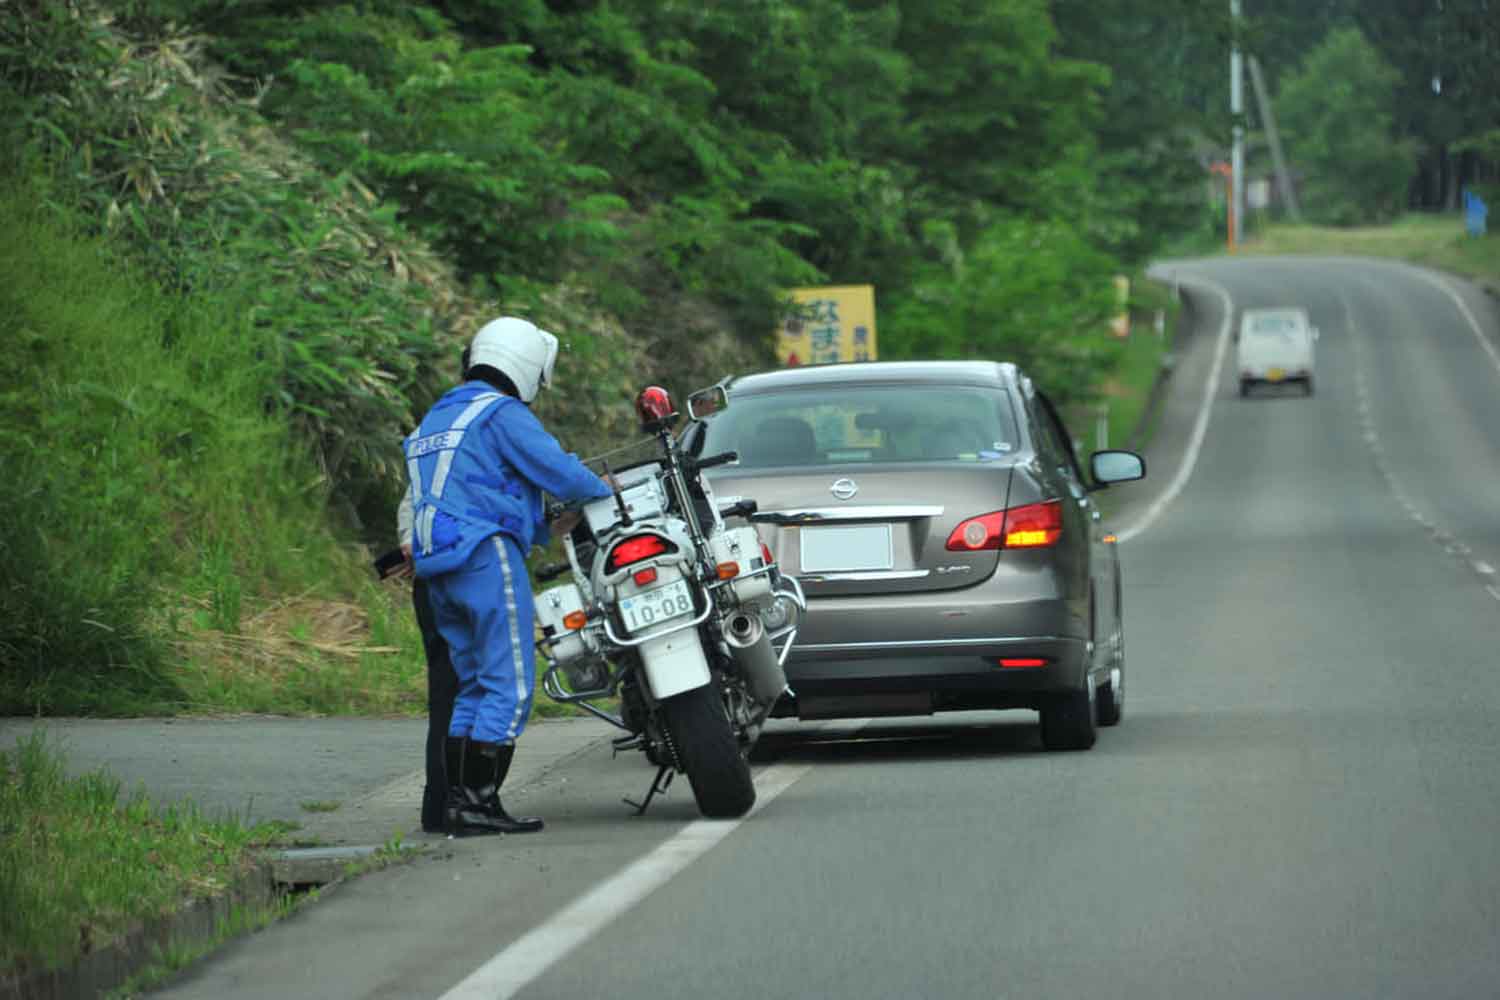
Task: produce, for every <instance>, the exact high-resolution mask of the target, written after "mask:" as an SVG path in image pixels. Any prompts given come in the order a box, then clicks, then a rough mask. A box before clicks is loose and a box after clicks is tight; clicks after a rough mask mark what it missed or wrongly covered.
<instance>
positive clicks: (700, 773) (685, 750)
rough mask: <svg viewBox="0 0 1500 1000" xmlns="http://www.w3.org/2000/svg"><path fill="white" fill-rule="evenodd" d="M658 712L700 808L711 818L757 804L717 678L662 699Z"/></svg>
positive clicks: (737, 813) (742, 812)
mask: <svg viewBox="0 0 1500 1000" xmlns="http://www.w3.org/2000/svg"><path fill="white" fill-rule="evenodd" d="M661 713H662V718H663V720H664V721H665V722H666V725H667V729H668V730H669V731H670V732H671V734H672V742H673V743H674V744H675V745H676V748H677V759H678V760H679V761H681V762H682V769H683V770H684V771H686V772H687V776H688V782H689V783H690V784H691V785H692V786H693V798H694V799H696V800H697V802H698V811H699V812H701V813H702V814H703V815H704V816H706V817H708V818H710V819H731V818H733V817H735V816H743V815H745V813H747V812H749V811H750V807H751V806H753V805H755V782H754V781H753V780H752V779H751V777H750V763H749V762H748V761H747V760H746V759H745V757H744V756H743V755H742V754H741V753H740V745H739V740H737V739H735V736H734V730H733V729H732V728H731V727H730V725H729V716H728V715H726V714H725V712H724V699H723V698H722V697H721V696H720V695H719V685H718V684H717V682H713V683H709V684H706V685H704V686H703V687H700V688H694V689H693V690H691V691H684V692H683V693H682V694H679V695H674V696H673V697H671V698H668V699H667V700H666V701H663V702H662V703H661Z"/></svg>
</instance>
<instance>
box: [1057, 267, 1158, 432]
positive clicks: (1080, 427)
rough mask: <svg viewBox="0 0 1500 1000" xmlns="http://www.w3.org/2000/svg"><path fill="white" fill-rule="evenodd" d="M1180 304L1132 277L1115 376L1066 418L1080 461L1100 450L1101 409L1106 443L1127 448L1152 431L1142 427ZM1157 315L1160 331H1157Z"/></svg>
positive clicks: (1155, 286)
mask: <svg viewBox="0 0 1500 1000" xmlns="http://www.w3.org/2000/svg"><path fill="white" fill-rule="evenodd" d="M1177 310H1178V304H1177V302H1176V301H1175V300H1174V299H1173V298H1172V292H1171V290H1170V289H1168V288H1166V287H1165V286H1163V285H1159V284H1157V283H1155V282H1153V281H1150V280H1148V279H1147V278H1146V277H1145V276H1144V275H1141V274H1137V275H1134V276H1133V277H1132V279H1131V283H1130V334H1129V336H1128V337H1126V338H1125V339H1124V340H1123V341H1122V342H1121V343H1120V353H1119V355H1118V357H1117V359H1116V362H1115V367H1114V370H1113V372H1111V374H1110V375H1109V377H1108V378H1106V379H1105V380H1104V385H1103V390H1102V399H1101V400H1100V402H1099V403H1096V404H1094V405H1092V406H1081V407H1073V408H1071V409H1070V410H1069V412H1067V413H1066V414H1064V419H1065V420H1066V422H1067V424H1068V428H1069V430H1071V431H1072V432H1073V434H1074V435H1075V438H1076V440H1077V444H1078V451H1079V457H1080V459H1083V458H1085V457H1086V456H1087V455H1088V453H1089V452H1091V451H1095V450H1096V449H1097V448H1098V446H1099V445H1098V414H1099V409H1100V408H1101V407H1103V408H1104V409H1105V413H1106V417H1105V422H1106V435H1107V438H1108V440H1107V442H1106V443H1107V444H1108V446H1109V447H1111V448H1125V447H1129V446H1130V443H1131V440H1132V438H1134V437H1136V436H1137V435H1138V432H1141V433H1140V437H1141V441H1142V442H1144V440H1146V439H1147V437H1148V436H1149V430H1150V428H1141V427H1140V423H1141V420H1142V419H1143V418H1144V417H1145V416H1146V407H1147V405H1148V404H1149V402H1150V399H1151V389H1152V387H1153V386H1154V385H1155V384H1156V377H1157V373H1158V372H1160V370H1161V366H1162V361H1163V358H1164V357H1165V355H1166V353H1167V349H1168V347H1169V345H1170V341H1171V332H1172V330H1174V329H1175V328H1176V323H1177ZM1158 313H1159V314H1160V316H1161V323H1162V328H1161V332H1160V333H1158V332H1157V327H1156V322H1157V315H1158Z"/></svg>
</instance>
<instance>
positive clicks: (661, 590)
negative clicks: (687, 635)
mask: <svg viewBox="0 0 1500 1000" xmlns="http://www.w3.org/2000/svg"><path fill="white" fill-rule="evenodd" d="M692 613H693V592H692V591H691V590H689V589H688V584H687V581H686V580H677V581H676V582H674V583H669V584H667V585H665V586H662V587H653V588H651V589H650V590H648V591H645V592H644V593H640V594H636V595H635V596H634V597H622V598H620V618H621V620H622V621H623V622H624V624H625V629H626V631H629V632H639V631H641V630H642V629H647V628H650V627H651V626H652V625H658V624H660V623H661V622H664V621H668V620H670V619H673V618H681V617H682V616H683V615H690V614H692Z"/></svg>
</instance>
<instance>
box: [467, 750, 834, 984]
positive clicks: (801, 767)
mask: <svg viewBox="0 0 1500 1000" xmlns="http://www.w3.org/2000/svg"><path fill="white" fill-rule="evenodd" d="M811 770H812V765H811V764H795V765H792V764H775V765H773V766H771V767H768V768H766V769H765V770H764V771H761V772H760V773H759V774H758V775H756V780H755V796H756V802H755V807H754V808H753V809H751V810H750V812H748V813H747V814H745V815H744V816H741V817H740V818H739V819H732V820H707V819H701V820H697V821H695V822H692V823H689V824H688V825H687V826H685V827H683V829H682V830H680V831H679V832H678V833H677V834H675V835H674V836H673V837H672V838H671V839H669V840H667V841H666V842H665V843H663V844H661V845H659V846H658V847H657V848H656V849H655V850H653V851H652V852H651V853H650V854H647V855H646V856H645V857H643V858H641V859H640V860H639V861H636V862H635V863H634V864H632V865H630V866H629V867H627V868H625V869H624V870H622V871H621V872H619V873H618V874H616V875H615V876H614V877H612V878H610V879H609V880H608V881H605V882H603V883H601V884H599V885H598V886H596V887H594V889H592V890H591V891H589V892H587V893H585V894H584V895H582V896H580V897H579V898H578V899H576V900H574V901H573V902H572V903H569V904H568V905H567V906H565V907H563V908H562V909H561V910H559V911H558V912H557V913H555V914H553V916H552V917H551V918H550V919H549V920H547V922H546V923H543V924H540V925H538V926H537V927H534V928H532V929H531V930H530V931H528V932H527V933H525V934H523V935H521V937H519V938H517V939H516V940H515V941H513V942H512V943H511V944H510V945H508V946H507V947H505V948H503V949H501V950H500V951H499V952H498V953H496V955H495V956H494V957H493V958H491V959H490V960H489V961H487V962H485V963H484V964H483V965H481V966H480V967H479V968H477V969H475V970H474V971H473V972H472V973H470V974H469V976H468V977H467V978H466V979H464V980H463V981H462V982H460V983H459V984H458V985H456V986H454V987H453V988H452V989H450V990H449V991H448V992H447V993H444V994H443V995H442V997H441V998H440V1000H507V998H509V997H513V996H515V995H516V994H517V993H518V992H520V991H521V989H523V988H524V987H525V986H526V985H527V984H529V983H531V982H532V981H533V980H535V979H537V978H538V977H540V976H541V975H542V974H543V973H544V972H546V971H547V970H548V969H550V968H551V967H552V966H553V965H555V964H556V963H557V962H558V961H559V960H560V959H562V958H563V957H564V956H565V955H567V954H568V953H569V952H570V951H572V950H573V949H574V948H577V947H578V946H579V945H581V944H583V943H584V942H585V941H587V940H588V939H589V938H591V937H593V936H594V935H595V934H597V933H599V932H600V931H601V930H603V929H604V928H605V927H606V926H608V925H609V924H610V923H611V922H613V921H614V920H615V919H616V918H617V917H620V916H621V915H623V914H624V913H625V912H626V911H628V910H629V909H630V908H631V907H633V906H635V905H636V904H637V903H639V902H640V901H641V900H643V899H645V898H646V897H647V896H649V895H651V893H653V892H655V891H656V890H657V889H659V888H661V887H662V886H663V885H665V884H666V883H667V882H668V881H670V880H671V879H672V877H673V876H675V875H677V874H678V873H679V872H681V871H682V870H683V869H685V868H687V866H688V865H690V864H692V863H693V862H694V861H696V860H698V859H699V858H700V857H702V856H703V855H705V854H707V853H708V852H709V851H710V850H712V849H713V848H714V846H715V845H717V844H718V843H719V842H720V841H722V840H723V839H724V838H725V837H728V836H729V835H730V834H731V833H733V832H734V831H735V830H738V829H739V827H740V824H741V823H743V822H745V820H747V819H749V818H750V817H751V816H754V815H755V814H756V813H758V812H760V811H761V809H763V808H765V806H766V805H767V804H768V803H770V802H771V801H772V800H774V799H775V798H776V797H777V796H778V795H780V794H781V793H782V792H784V791H786V790H787V789H788V788H790V787H792V785H794V784H796V783H797V782H798V781H799V780H800V779H801V778H802V777H803V776H804V775H806V774H807V772H808V771H811Z"/></svg>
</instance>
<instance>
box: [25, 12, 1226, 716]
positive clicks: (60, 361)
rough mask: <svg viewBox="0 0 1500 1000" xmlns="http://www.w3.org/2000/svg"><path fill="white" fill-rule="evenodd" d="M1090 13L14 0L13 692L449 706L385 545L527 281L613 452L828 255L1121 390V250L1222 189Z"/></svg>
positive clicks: (216, 702) (553, 406) (765, 330)
mask: <svg viewBox="0 0 1500 1000" xmlns="http://www.w3.org/2000/svg"><path fill="white" fill-rule="evenodd" d="M1062 13H1063V14H1066V15H1069V16H1071V17H1072V18H1073V21H1074V22H1076V23H1077V24H1078V27H1077V28H1076V29H1075V30H1073V31H1072V33H1071V34H1069V35H1068V36H1066V37H1065V36H1063V35H1061V34H1059V30H1058V27H1057V25H1056V24H1055V23H1054V21H1053V18H1052V16H1051V15H1050V14H1049V7H1048V4H1046V3H1044V2H1042V0H1028V2H1022V3H1014V4H993V3H985V2H979V0H966V2H961V3H956V4H947V5H930V4H926V3H919V2H916V0H907V2H895V0H890V2H861V3H848V2H836V0H797V2H782V3H770V2H762V3H753V4H691V5H688V4H677V3H661V2H658V0H619V2H612V3H602V2H601V3H591V2H585V3H579V4H561V3H556V4H549V3H543V2H541V0H531V2H521V3H500V2H486V0H469V2H463V3H446V4H442V5H426V4H420V3H407V2H395V0H372V2H365V3H358V4H330V3H314V4H299V5H274V4H237V3H231V2H224V0H134V2H122V3H118V4H111V5H109V6H108V7H107V8H106V7H103V6H98V5H95V4H92V3H87V2H82V0H72V2H42V0H27V2H16V0H5V2H4V3H3V5H0V14H3V16H0V122H3V125H0V132H3V141H4V148H5V149H6V150H7V151H9V154H10V155H9V156H8V158H7V160H6V162H5V163H4V164H3V165H0V170H3V177H4V191H5V194H4V197H3V198H0V225H3V226H4V227H5V230H6V232H7V233H10V234H15V237H16V238H12V239H10V240H8V241H7V242H6V244H5V245H4V247H3V248H0V296H3V302H0V347H3V348H4V350H3V351H0V461H3V463H4V468H5V470H6V475H5V476H4V477H3V481H0V493H3V497H0V499H3V501H4V503H5V506H6V509H7V510H8V511H11V512H13V514H14V516H13V517H12V518H10V519H8V520H9V521H10V525H11V527H10V530H8V531H7V532H5V533H3V534H0V566H3V568H0V657H3V663H4V667H5V669H4V672H3V674H0V710H10V711H15V710H24V711H77V710H84V711H101V710H105V709H106V708H108V709H110V710H114V711H120V710H128V709H130V708H134V709H137V710H147V709H152V710H157V709H161V708H173V707H176V708H181V707H188V708H209V709H222V708H230V709H260V710H269V709H280V710H317V711H403V710H411V709H417V708H420V703H421V691H420V684H419V677H420V659H419V656H418V651H417V645H416V643H415V639H414V636H413V634H412V630H411V626H410V624H409V623H408V618H409V615H408V613H407V612H406V610H405V609H404V608H403V606H402V601H403V596H402V594H401V592H400V591H399V590H398V589H383V588H381V587H377V586H376V585H375V584H374V583H373V582H372V581H369V580H367V579H366V576H367V569H366V563H365V562H364V560H365V557H366V556H367V555H368V552H369V551H370V550H371V549H372V548H379V547H381V546H384V545H387V544H389V543H390V542H391V534H392V530H391V524H390V521H391V517H392V511H393V508H394V499H395V496H396V494H397V491H398V490H399V488H400V482H401V471H400V466H399V448H398V442H399V439H400V436H401V435H402V434H403V433H404V432H405V431H406V430H407V429H409V427H410V426H411V425H412V423H413V422H414V420H415V418H416V417H417V416H418V415H420V413H421V412H422V410H423V409H424V408H425V406H426V405H427V404H428V403H429V402H430V401H431V400H432V399H433V398H434V397H435V396H436V395H437V394H438V393H440V392H441V391H442V390H443V389H444V388H445V387H446V385H447V384H449V382H450V380H451V379H452V378H453V377H454V375H455V374H456V371H455V370H456V358H457V354H458V351H459V348H460V346H461V344H462V343H463V341H464V340H466V339H467V337H468V336H470V335H472V333H473V331H474V330H475V329H476V328H477V326H478V325H479V323H480V322H482V321H483V320H484V319H487V318H489V317H490V316H492V315H494V314H496V313H497V312H499V311H501V310H504V311H514V312H520V313H523V314H526V315H528V316H531V317H532V318H534V319H536V320H537V321H538V322H540V323H541V324H542V325H543V326H546V327H548V328H550V329H554V330H557V331H559V332H560V333H561V334H562V336H563V339H564V341H565V344H566V351H565V354H564V357H563V359H562V361H561V363H560V368H559V382H560V384H559V386H558V387H557V388H556V389H554V390H552V391H551V392H550V393H549V394H548V396H547V397H546V399H545V402H544V403H543V404H542V406H541V412H542V416H543V417H544V419H545V420H546V421H547V422H548V423H549V424H550V425H551V426H553V427H554V428H555V429H556V430H557V431H558V433H559V436H560V437H562V439H563V440H564V441H565V442H566V443H567V444H569V446H571V447H574V448H576V449H578V450H580V451H584V452H592V451H595V450H600V449H602V448H603V447H605V446H607V445H608V444H610V443H614V442H617V441H619V440H620V439H622V438H624V437H625V436H627V435H628V434H630V433H631V430H630V424H629V418H630V414H629V406H628V400H629V398H630V395H631V394H632V393H633V391H634V390H635V389H636V388H637V387H639V386H640V385H641V384H643V383H644V382H646V381H648V380H656V381H661V382H663V383H665V384H667V385H668V386H669V387H671V388H672V389H674V390H676V391H678V392H683V391H686V390H688V389H691V388H694V387H696V386H697V385H700V384H704V383H706V382H709V381H712V380H715V379H717V378H719V377H721V376H722V375H724V374H726V373H729V372H732V371H743V370H749V369H753V368H757V367H762V366H766V365H768V364H770V363H772V357H771V352H770V347H771V344H770V331H771V330H773V329H774V327H775V325H776V323H777V321H778V319H779V317H780V310H781V309H782V308H783V307H782V305H781V302H782V299H781V295H782V292H783V290H784V289H785V288H787V287H790V286H795V285H803V284H818V283H825V282H826V283H872V284H874V285H875V286H876V288H877V295H878V307H879V312H880V338H881V353H882V357H886V358H901V357H933V356H944V357H1004V358H1009V359H1013V360H1017V361H1020V362H1022V363H1024V364H1026V365H1028V366H1029V367H1030V368H1031V369H1032V370H1033V371H1034V372H1035V373H1036V374H1037V375H1038V376H1039V377H1040V378H1041V379H1042V380H1043V381H1044V383H1045V384H1047V385H1048V386H1049V387H1050V388H1051V389H1052V391H1053V392H1054V394H1055V395H1057V396H1058V397H1061V398H1062V399H1063V400H1064V401H1070V402H1074V403H1083V402H1087V401H1088V400H1090V399H1092V398H1094V397H1096V396H1097V395H1098V394H1099V393H1100V391H1101V387H1102V386H1104V385H1105V383H1106V380H1107V379H1108V377H1109V376H1110V374H1111V372H1112V370H1113V366H1114V364H1115V361H1116V358H1117V356H1118V352H1119V348H1118V345H1117V344H1116V343H1115V342H1114V341H1113V339H1112V338H1110V337H1109V336H1108V335H1107V334H1106V332H1105V320H1106V318H1107V316H1108V314H1109V313H1110V312H1111V311H1112V309H1113V305H1112V291H1111V280H1110V276H1111V275H1112V274H1114V273H1115V272H1116V271H1118V270H1120V269H1122V268H1125V267H1128V266H1130V265H1131V264H1133V263H1135V262H1136V261H1137V260H1138V259H1139V256H1140V255H1141V254H1142V253H1144V252H1145V251H1147V250H1148V249H1149V248H1150V247H1151V246H1152V245H1154V244H1155V243H1156V242H1157V240H1158V238H1159V237H1160V236H1161V235H1163V234H1165V233H1168V232H1171V231H1175V230H1174V227H1175V228H1176V229H1180V228H1181V227H1183V226H1190V225H1192V224H1194V222H1195V220H1196V219H1197V218H1198V216H1197V215H1196V214H1195V212H1196V210H1195V209H1194V207H1193V205H1192V203H1191V201H1190V200H1189V199H1186V198H1185V197H1184V196H1183V192H1182V190H1181V188H1180V185H1179V184H1178V181H1179V180H1180V179H1181V178H1182V177H1183V176H1184V171H1183V170H1182V169H1181V168H1182V167H1183V165H1184V164H1188V163H1189V162H1190V161H1189V158H1188V156H1187V152H1186V150H1181V151H1179V152H1178V153H1174V152H1172V150H1171V149H1170V148H1168V147H1164V146H1162V145H1160V144H1155V145H1152V144H1147V145H1146V146H1143V147H1142V149H1143V150H1144V149H1149V151H1150V152H1149V155H1146V154H1144V153H1139V152H1137V153H1132V152H1131V150H1130V149H1128V148H1127V146H1126V142H1125V137H1123V136H1122V135H1121V134H1120V133H1119V132H1118V131H1116V130H1112V129H1110V128H1105V127H1104V124H1105V119H1106V117H1107V115H1108V114H1109V113H1110V112H1111V110H1112V109H1114V108H1115V107H1117V103H1116V100H1115V98H1113V97H1111V96H1110V93H1111V91H1110V89H1109V84H1110V81H1111V70H1110V68H1107V67H1106V66H1104V65H1101V63H1100V62H1098V61H1095V60H1094V59H1093V58H1089V57H1090V56H1092V55H1094V54H1096V53H1100V52H1107V51H1109V49H1110V39H1109V36H1108V33H1107V32H1105V31H1103V30H1102V29H1098V28H1094V29H1090V27H1089V25H1088V24H1087V22H1086V21H1085V20H1083V19H1080V18H1078V17H1076V13H1070V12H1069V11H1067V10H1064V11H1062ZM1171 16H1172V12H1171V11H1164V12H1163V13H1161V14H1159V15H1157V14H1153V15H1149V16H1146V17H1145V20H1151V19H1153V18H1158V19H1160V20H1161V21H1162V23H1164V24H1165V23H1168V22H1170V20H1171ZM1067 19H1068V18H1067V17H1064V18H1062V19H1061V20H1063V21H1066V20H1067ZM1091 30H1092V33H1090V32H1091ZM1175 30H1176V31H1177V34H1175V35H1173V36H1172V37H1175V38H1176V39H1177V44H1178V47H1179V49H1180V50H1182V51H1188V50H1189V49H1191V45H1189V44H1188V43H1187V42H1184V41H1183V40H1182V39H1183V38H1184V37H1185V36H1184V35H1183V34H1182V31H1183V29H1182V28H1181V26H1178V28H1177V29H1175ZM1167 34H1171V32H1167ZM1210 47H1211V46H1210ZM1147 72H1149V67H1148V66H1143V65H1139V64H1132V65H1127V66H1121V67H1117V68H1116V77H1115V80H1116V84H1117V85H1118V84H1119V82H1120V81H1122V80H1124V81H1126V82H1129V81H1130V80H1131V79H1137V78H1138V77H1139V76H1140V74H1144V73H1147ZM1131 74H1135V76H1134V77H1132V76H1131ZM1132 107H1133V108H1134V110H1133V111H1132V114H1134V116H1135V118H1134V121H1135V122H1136V123H1137V125H1138V130H1137V131H1138V132H1139V131H1141V130H1147V131H1149V130H1150V129H1152V128H1155V127H1157V125H1159V124H1161V123H1163V122H1166V121H1167V120H1168V119H1169V118H1170V115H1169V114H1168V113H1167V111H1168V110H1169V109H1167V108H1166V107H1165V106H1155V105H1151V106H1149V107H1143V106H1139V105H1133V106H1132ZM1153 116H1154V117H1153ZM1113 124H1114V125H1116V126H1117V125H1118V122H1117V121H1116V122H1114V123H1113ZM1162 127H1163V128H1165V127H1166V126H1165V125H1162ZM1148 162H1155V163H1157V164H1158V165H1159V166H1161V167H1163V169H1161V170H1157V171H1150V172H1144V173H1143V170H1142V168H1143V165H1145V164H1147V163H1148ZM1147 177H1149V178H1150V179H1145V178H1147Z"/></svg>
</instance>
